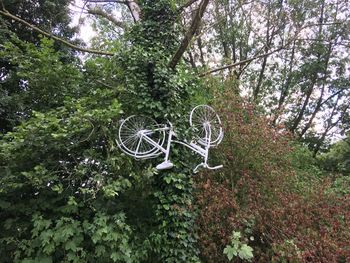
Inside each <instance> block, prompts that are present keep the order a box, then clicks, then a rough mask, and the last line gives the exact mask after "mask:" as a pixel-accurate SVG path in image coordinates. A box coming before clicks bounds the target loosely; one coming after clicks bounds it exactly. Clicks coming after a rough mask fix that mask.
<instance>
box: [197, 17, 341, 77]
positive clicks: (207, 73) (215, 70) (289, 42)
mask: <svg viewBox="0 0 350 263" xmlns="http://www.w3.org/2000/svg"><path fill="white" fill-rule="evenodd" d="M337 24H342V22H332V23H316V24H308V25H305V26H303V27H300V28H299V29H298V30H297V32H296V33H295V35H294V37H293V38H292V39H290V40H289V41H288V42H287V43H286V44H285V45H282V46H280V47H279V48H277V49H274V50H272V51H270V52H267V53H264V54H261V55H257V56H254V57H251V58H248V59H245V60H242V61H238V62H236V63H233V64H229V65H225V66H221V67H218V68H215V69H211V70H208V71H206V72H204V73H201V74H200V75H199V77H204V76H206V75H209V74H211V73H214V72H217V71H221V70H224V69H228V68H232V67H235V66H239V65H242V64H246V63H248V62H251V61H252V60H255V59H258V58H263V57H266V56H269V55H271V54H273V53H276V52H278V51H280V50H282V49H284V48H285V47H286V46H288V45H289V44H291V43H292V42H293V41H295V40H297V37H298V35H299V34H300V32H301V31H302V30H303V29H305V28H308V27H313V26H320V25H337Z"/></svg>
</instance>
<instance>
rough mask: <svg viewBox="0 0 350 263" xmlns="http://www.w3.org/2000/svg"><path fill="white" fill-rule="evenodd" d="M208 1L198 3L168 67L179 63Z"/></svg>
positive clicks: (173, 66)
mask: <svg viewBox="0 0 350 263" xmlns="http://www.w3.org/2000/svg"><path fill="white" fill-rule="evenodd" d="M208 3H209V0H203V1H202V2H201V3H200V4H199V8H198V10H197V12H196V14H195V16H194V18H193V20H192V23H191V26H190V28H189V30H188V31H187V33H186V35H185V37H184V39H183V40H182V42H181V45H180V47H179V49H178V50H177V51H176V53H175V55H174V56H173V58H172V60H171V61H170V63H169V67H170V68H172V69H174V68H175V67H176V65H177V63H179V61H180V59H181V57H182V55H183V54H184V53H185V51H186V49H187V48H188V46H189V45H190V41H191V39H192V38H193V36H194V34H195V32H196V31H197V29H198V27H199V25H200V22H201V20H202V17H203V14H204V11H205V9H206V7H207V5H208Z"/></svg>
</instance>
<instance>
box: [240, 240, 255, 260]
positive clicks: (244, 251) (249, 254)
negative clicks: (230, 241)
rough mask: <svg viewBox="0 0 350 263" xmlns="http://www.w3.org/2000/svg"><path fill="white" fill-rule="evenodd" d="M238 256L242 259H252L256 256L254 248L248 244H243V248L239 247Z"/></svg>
mask: <svg viewBox="0 0 350 263" xmlns="http://www.w3.org/2000/svg"><path fill="white" fill-rule="evenodd" d="M238 256H239V257H240V258H241V259H247V260H249V259H252V258H253V257H254V255H253V248H251V247H250V246H248V245H247V244H243V245H242V246H241V248H240V249H239V253H238Z"/></svg>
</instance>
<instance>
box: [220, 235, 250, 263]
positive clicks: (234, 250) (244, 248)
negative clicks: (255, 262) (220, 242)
mask: <svg viewBox="0 0 350 263" xmlns="http://www.w3.org/2000/svg"><path fill="white" fill-rule="evenodd" d="M240 238H241V233H240V232H235V231H234V232H232V237H231V243H230V244H228V245H227V246H226V247H225V249H224V254H226V255H227V258H228V260H229V261H231V260H232V259H233V257H239V258H240V259H242V260H251V259H252V258H253V257H254V256H253V249H252V248H251V247H250V246H248V245H247V244H244V243H242V242H241V241H240ZM253 239H254V238H253Z"/></svg>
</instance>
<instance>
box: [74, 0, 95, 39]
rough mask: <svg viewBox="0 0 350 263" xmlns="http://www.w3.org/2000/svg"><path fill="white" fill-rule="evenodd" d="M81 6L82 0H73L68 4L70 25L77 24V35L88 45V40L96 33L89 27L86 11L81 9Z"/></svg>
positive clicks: (89, 22) (82, 4)
mask: <svg viewBox="0 0 350 263" xmlns="http://www.w3.org/2000/svg"><path fill="white" fill-rule="evenodd" d="M83 6H84V1H83V0H75V3H74V4H70V6H69V9H70V11H71V15H72V22H71V24H70V25H71V26H79V33H78V34H77V37H78V38H80V39H82V40H84V42H85V43H86V44H87V45H89V43H90V40H91V39H92V38H93V37H94V36H95V35H96V33H95V31H94V30H93V28H92V27H91V21H90V19H89V18H88V16H87V14H86V12H83V11H82V7H83Z"/></svg>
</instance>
